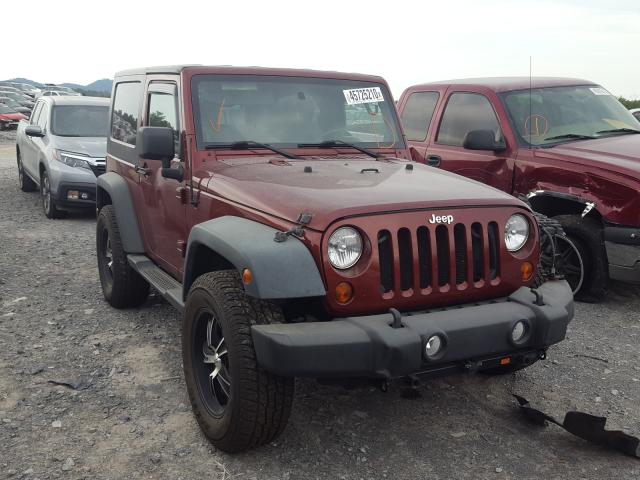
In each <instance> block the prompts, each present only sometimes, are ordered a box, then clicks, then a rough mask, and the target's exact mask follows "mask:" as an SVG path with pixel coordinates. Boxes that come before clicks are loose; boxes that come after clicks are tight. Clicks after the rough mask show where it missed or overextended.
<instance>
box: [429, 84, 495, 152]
mask: <svg viewBox="0 0 640 480" xmlns="http://www.w3.org/2000/svg"><path fill="white" fill-rule="evenodd" d="M471 130H491V131H493V132H494V133H495V136H496V141H500V140H501V138H502V134H501V133H500V124H499V123H498V118H497V117H496V112H495V111H494V110H493V107H492V106H491V103H490V102H489V100H488V99H487V97H485V96H484V95H480V94H478V93H454V94H452V95H451V96H450V97H449V100H448V102H447V106H446V107H445V110H444V114H443V115H442V121H441V122H440V129H439V131H438V136H437V137H436V143H439V144H442V145H451V146H454V147H461V146H462V143H463V141H464V137H465V135H466V134H467V133H468V132H470V131H471Z"/></svg>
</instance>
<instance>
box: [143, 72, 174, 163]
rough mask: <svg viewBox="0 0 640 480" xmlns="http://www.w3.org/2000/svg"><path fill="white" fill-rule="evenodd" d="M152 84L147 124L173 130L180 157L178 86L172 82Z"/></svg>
mask: <svg viewBox="0 0 640 480" xmlns="http://www.w3.org/2000/svg"><path fill="white" fill-rule="evenodd" d="M161 85H162V86H160V85H159V84H151V86H150V87H149V101H148V108H147V124H148V125H149V126H150V127H169V128H171V129H172V130H173V135H174V139H175V143H176V155H177V156H178V157H179V156H180V153H179V147H180V137H179V134H178V132H179V131H180V129H179V126H178V104H177V97H176V86H175V85H171V84H161Z"/></svg>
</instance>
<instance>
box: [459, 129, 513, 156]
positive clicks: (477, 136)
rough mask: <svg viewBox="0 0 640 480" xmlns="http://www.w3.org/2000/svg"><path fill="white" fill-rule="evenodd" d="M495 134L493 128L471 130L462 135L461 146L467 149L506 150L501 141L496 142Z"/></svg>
mask: <svg viewBox="0 0 640 480" xmlns="http://www.w3.org/2000/svg"><path fill="white" fill-rule="evenodd" d="M495 138H496V134H495V132H494V131H493V130H471V131H470V132H467V134H466V135H465V136H464V141H463V142H462V146H463V147H464V148H466V149H467V150H492V151H494V152H499V151H501V150H506V148H507V146H506V145H505V144H504V143H503V142H496V140H495Z"/></svg>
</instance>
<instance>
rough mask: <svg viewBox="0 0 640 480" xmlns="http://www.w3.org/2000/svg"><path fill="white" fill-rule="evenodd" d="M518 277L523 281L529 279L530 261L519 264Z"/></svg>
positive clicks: (531, 275) (530, 271)
mask: <svg viewBox="0 0 640 480" xmlns="http://www.w3.org/2000/svg"><path fill="white" fill-rule="evenodd" d="M520 277H521V278H522V281H523V282H528V281H529V280H531V277H533V265H532V264H531V262H523V264H522V265H520Z"/></svg>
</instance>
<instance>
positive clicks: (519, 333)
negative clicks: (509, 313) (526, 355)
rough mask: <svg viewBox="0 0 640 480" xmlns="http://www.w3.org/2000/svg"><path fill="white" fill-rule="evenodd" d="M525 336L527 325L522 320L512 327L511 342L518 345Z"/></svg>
mask: <svg viewBox="0 0 640 480" xmlns="http://www.w3.org/2000/svg"><path fill="white" fill-rule="evenodd" d="M526 334H527V325H526V324H525V323H524V322H523V321H522V320H520V321H519V322H517V323H516V324H515V325H514V326H513V329H512V330H511V340H513V342H514V343H518V342H519V341H521V340H522V339H523V338H524V336H525V335H526Z"/></svg>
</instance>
